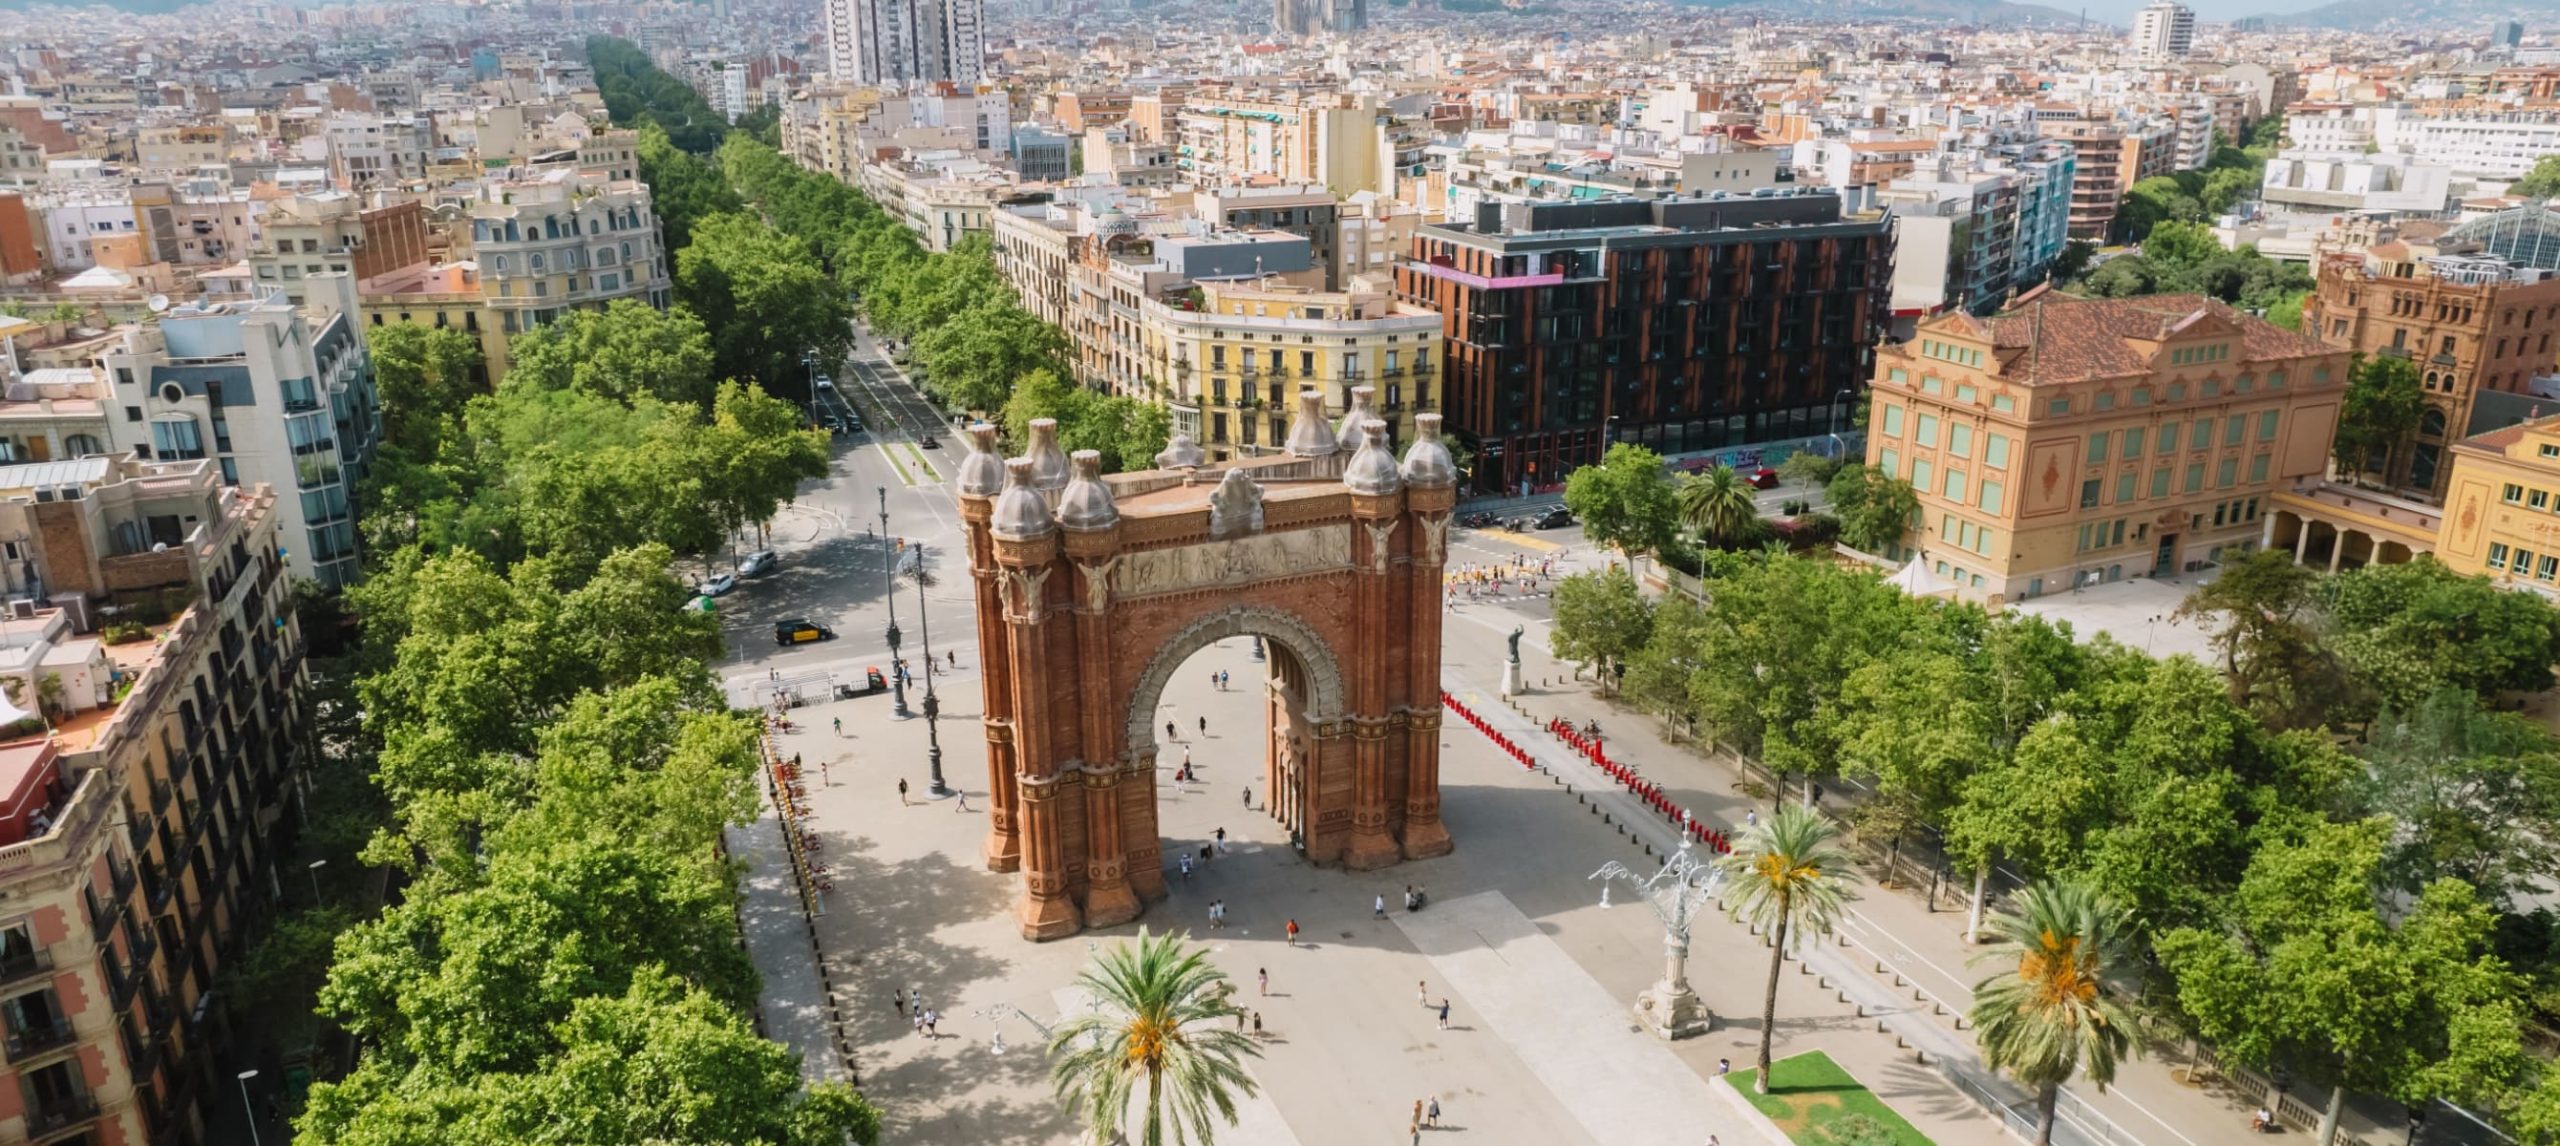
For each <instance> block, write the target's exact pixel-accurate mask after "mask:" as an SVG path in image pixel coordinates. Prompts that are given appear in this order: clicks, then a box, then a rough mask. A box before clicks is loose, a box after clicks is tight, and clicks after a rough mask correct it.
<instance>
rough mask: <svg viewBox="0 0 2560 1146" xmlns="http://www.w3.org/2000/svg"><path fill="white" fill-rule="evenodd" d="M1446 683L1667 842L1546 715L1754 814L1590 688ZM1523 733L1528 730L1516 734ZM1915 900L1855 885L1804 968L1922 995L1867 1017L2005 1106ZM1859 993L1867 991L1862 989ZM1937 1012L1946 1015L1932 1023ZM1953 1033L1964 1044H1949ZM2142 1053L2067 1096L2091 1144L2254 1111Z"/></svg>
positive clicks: (1654, 729) (2344, 1134)
mask: <svg viewBox="0 0 2560 1146" xmlns="http://www.w3.org/2000/svg"><path fill="white" fill-rule="evenodd" d="M1521 659H1522V667H1523V670H1524V675H1525V676H1526V678H1527V679H1528V680H1530V681H1533V682H1535V681H1537V680H1539V679H1541V677H1542V676H1544V677H1548V678H1554V679H1558V680H1563V679H1569V678H1570V677H1571V675H1572V672H1573V666H1572V665H1570V664H1569V663H1565V662H1561V661H1558V660H1556V659H1555V658H1554V657H1552V656H1550V655H1548V654H1546V652H1545V651H1544V650H1543V649H1541V648H1538V647H1537V645H1536V643H1535V642H1523V647H1522V648H1521ZM1449 677H1450V679H1449V683H1448V685H1447V687H1448V688H1449V689H1450V691H1451V692H1452V693H1457V694H1459V695H1461V696H1462V697H1481V698H1484V699H1486V700H1488V701H1490V702H1491V707H1490V708H1488V707H1487V706H1486V705H1484V704H1478V703H1476V701H1475V700H1474V699H1469V701H1468V703H1469V704H1470V705H1471V706H1472V707H1475V708H1476V709H1477V710H1478V711H1479V712H1482V713H1485V714H1486V715H1488V716H1494V717H1495V718H1496V719H1498V720H1500V719H1504V718H1505V716H1506V715H1507V718H1508V720H1509V721H1513V722H1516V724H1513V725H1512V726H1511V727H1509V728H1507V729H1506V730H1507V731H1509V732H1510V733H1511V735H1512V736H1513V738H1514V739H1515V740H1518V741H1519V742H1520V743H1521V744H1523V745H1526V746H1532V747H1533V750H1535V751H1538V752H1539V754H1540V756H1541V758H1542V759H1543V760H1545V761H1547V762H1548V763H1549V764H1550V765H1551V766H1559V767H1558V771H1559V774H1560V775H1563V776H1566V777H1567V778H1568V782H1571V783H1573V784H1574V786H1575V787H1576V788H1577V789H1582V788H1585V787H1586V786H1588V787H1589V788H1591V789H1592V790H1594V791H1595V792H1599V793H1600V794H1599V796H1598V798H1599V799H1602V800H1614V801H1617V802H1618V803H1617V804H1616V805H1612V806H1617V807H1622V808H1623V812H1622V815H1623V816H1624V817H1626V818H1628V819H1629V821H1630V822H1632V823H1636V824H1642V825H1646V826H1647V828H1648V829H1650V830H1652V831H1654V832H1656V833H1658V835H1659V837H1660V839H1661V840H1663V841H1665V842H1666V843H1668V842H1670V841H1672V840H1674V839H1675V836H1674V833H1673V832H1672V830H1671V828H1670V827H1669V826H1668V825H1667V824H1666V823H1665V822H1664V820H1663V819H1662V817H1660V816H1658V815H1655V814H1653V813H1651V812H1650V810H1648V809H1645V808H1644V807H1643V805H1642V804H1640V803H1639V802H1637V801H1636V800H1635V799H1634V798H1633V797H1631V796H1627V795H1625V794H1624V793H1623V792H1621V791H1620V790H1619V789H1618V788H1617V786H1616V785H1615V784H1614V783H1613V782H1611V781H1609V780H1608V779H1607V778H1606V777H1605V776H1604V775H1603V774H1602V773H1600V771H1599V770H1598V769H1597V768H1595V767H1593V766H1591V765H1590V764H1589V763H1588V762H1587V761H1582V760H1581V759H1580V758H1579V757H1576V756H1571V755H1569V754H1568V752H1567V751H1566V750H1565V749H1564V748H1563V746H1562V745H1561V744H1560V743H1559V742H1558V741H1557V740H1556V739H1555V738H1554V737H1552V736H1549V735H1547V734H1546V733H1545V732H1544V731H1543V725H1544V724H1545V721H1546V720H1547V719H1548V718H1549V717H1552V716H1561V717H1565V718H1567V719H1569V720H1571V721H1573V722H1574V723H1576V724H1581V723H1584V722H1586V721H1591V720H1597V721H1599V722H1600V726H1601V729H1602V732H1603V733H1604V734H1605V739H1606V743H1607V745H1608V753H1609V756H1610V758H1611V759H1613V760H1618V761H1622V762H1625V763H1628V764H1631V765H1633V766H1634V767H1636V768H1637V769H1638V770H1639V771H1641V772H1642V773H1643V775H1644V776H1645V777H1646V778H1648V779H1650V780H1652V781H1654V782H1656V783H1658V784H1660V785H1662V786H1663V788H1664V789H1665V790H1666V792H1667V793H1668V794H1669V795H1670V796H1671V798H1672V799H1673V800H1674V801H1676V802H1677V803H1678V804H1679V805H1680V806H1683V807H1686V808H1688V809H1689V810H1690V811H1691V812H1692V813H1693V814H1695V815H1696V816H1698V817H1699V818H1700V819H1702V820H1705V821H1706V822H1707V823H1709V824H1711V825H1714V826H1717V827H1723V828H1736V827H1739V826H1740V825H1741V824H1742V821H1743V817H1744V814H1745V812H1747V811H1748V810H1750V809H1751V808H1752V807H1753V804H1752V802H1751V801H1750V800H1749V799H1748V798H1747V797H1745V796H1744V795H1742V793H1741V792H1740V791H1738V790H1737V787H1738V784H1739V783H1740V781H1741V779H1742V777H1741V775H1740V774H1739V773H1738V772H1737V771H1736V770H1735V769H1734V766H1733V765H1732V763H1731V762H1730V761H1728V760H1724V759H1711V758H1707V757H1702V756H1700V755H1698V754H1697V753H1696V752H1695V751H1693V750H1692V749H1691V748H1689V747H1687V746H1680V745H1673V744H1671V743H1669V742H1667V741H1666V740H1664V739H1663V736H1662V733H1661V731H1660V727H1659V723H1660V722H1659V721H1657V720H1655V719H1653V718H1651V717H1647V716H1644V715H1642V714H1640V713H1637V712H1634V711H1632V710H1629V709H1624V708H1619V707H1617V706H1616V705H1614V704H1612V703H1611V702H1609V701H1607V700H1605V699H1602V698H1600V697H1598V696H1596V695H1594V694H1593V692H1592V691H1591V689H1590V688H1589V687H1588V686H1587V685H1584V684H1580V683H1576V684H1574V685H1571V686H1569V687H1565V688H1557V689H1533V690H1532V691H1530V692H1528V693H1525V694H1523V695H1522V696H1520V697H1519V698H1518V700H1519V702H1520V706H1521V711H1520V712H1508V711H1507V710H1506V709H1504V708H1503V706H1502V704H1501V702H1500V701H1499V700H1497V699H1493V698H1495V697H1497V696H1498V695H1499V694H1498V692H1497V690H1496V687H1495V685H1496V683H1497V682H1496V681H1495V680H1492V679H1484V680H1477V679H1473V678H1466V677H1462V676H1461V675H1460V674H1459V673H1458V672H1457V671H1455V670H1452V671H1451V672H1450V674H1449ZM1497 714H1503V715H1497ZM1524 714H1525V715H1524ZM1523 729H1527V730H1529V731H1526V732H1525V733H1524V732H1523V731H1522V730H1523ZM1577 777H1578V778H1577ZM1764 810H1765V809H1764ZM1924 890H1925V889H1915V888H1899V889H1893V890H1887V889H1884V888H1880V887H1878V886H1876V885H1875V884H1874V883H1873V882H1869V883H1867V884H1866V885H1864V886H1863V887H1861V889H1860V892H1859V894H1860V896H1861V898H1860V899H1859V900H1858V901H1857V903H1856V904H1855V905H1854V906H1853V907H1852V908H1851V910H1850V912H1849V914H1848V915H1847V917H1846V919H1845V922H1844V924H1843V926H1842V928H1841V933H1840V936H1839V937H1837V938H1835V939H1834V940H1833V941H1832V942H1831V943H1829V944H1826V945H1825V946H1824V948H1823V949H1822V951H1820V952H1809V953H1807V954H1806V961H1807V965H1808V966H1809V967H1810V968H1811V970H1812V971H1813V972H1815V973H1819V974H1821V975H1822V976H1823V977H1824V978H1826V979H1830V980H1833V981H1834V982H1835V983H1836V984H1837V985H1838V987H1839V988H1840V989H1841V990H1843V991H1845V992H1846V993H1847V994H1848V995H1849V996H1850V997H1851V998H1853V999H1857V1000H1860V1001H1862V1002H1863V1001H1866V1000H1867V999H1868V998H1869V989H1870V988H1873V987H1875V986H1878V985H1882V986H1884V987H1886V988H1887V989H1888V994H1887V995H1886V996H1884V997H1883V998H1882V999H1880V1000H1877V1002H1878V1005H1886V1004H1892V1005H1895V1006H1897V1007H1900V1004H1899V1003H1896V1002H1894V1001H1895V1000H1906V999H1911V998H1912V996H1914V995H1916V994H1922V993H1925V994H1926V995H1927V996H1929V998H1927V999H1922V1000H1918V1001H1917V1002H1915V1003H1914V1004H1913V1005H1910V1006H1908V1007H1901V1009H1898V1010H1896V1011H1895V1012H1893V1013H1890V1014H1883V1013H1882V1012H1879V1011H1878V1010H1876V1009H1875V1008H1873V1007H1871V1008H1870V1009H1869V1011H1868V1013H1869V1014H1883V1018H1884V1020H1885V1021H1886V1023H1887V1024H1888V1025H1889V1026H1891V1027H1892V1028H1893V1029H1894V1030H1895V1032H1896V1033H1897V1034H1898V1035H1900V1036H1902V1038H1903V1039H1904V1041H1906V1042H1909V1043H1910V1044H1911V1045H1913V1046H1915V1047H1920V1048H1923V1049H1930V1050H1932V1053H1931V1055H1930V1059H1931V1062H1932V1064H1933V1065H1938V1066H1940V1067H1941V1069H1945V1070H1950V1071H1951V1072H1953V1073H1955V1074H1958V1075H1970V1076H1972V1077H1971V1079H1970V1081H1972V1082H1974V1083H1975V1084H1976V1085H1977V1086H1979V1087H1982V1088H1986V1089H1990V1090H1992V1091H1993V1092H1994V1093H1996V1094H1999V1095H2000V1096H2001V1097H2002V1098H2003V1100H2010V1099H2014V1098H2016V1097H2020V1096H2021V1092H2020V1091H2019V1090H2018V1088H2017V1087H2015V1086H2014V1085H2012V1084H2010V1083H2008V1082H2007V1081H2006V1080H1999V1079H1995V1078H1993V1077H1991V1075H1990V1072H1989V1071H1988V1070H1987V1069H1986V1068H1983V1067H1982V1066H1981V1065H1980V1063H1979V1060H1978V1058H1976V1056H1975V1055H1974V1054H1973V1038H1972V1035H1971V1034H1970V1030H1971V1028H1970V1025H1969V1024H1967V1025H1965V1026H1964V1027H1962V1028H1959V1027H1958V1026H1957V1024H1956V1019H1957V1017H1958V1016H1960V1015H1961V1014H1962V1012H1963V1011H1964V1010H1966V1009H1967V1008H1969V1007H1970V1006H1971V1004H1972V1000H1973V993H1972V990H1971V986H1972V984H1973V983H1974V982H1975V981H1977V980H1979V979H1980V978H1981V977H1982V975H1983V974H1985V973H1986V972H1985V971H1983V970H1982V969H1980V968H1975V967H1969V966H1968V963H1967V959H1968V957H1969V956H1971V955H1972V954H1974V953H1975V951H1977V950H1979V949H1975V948H1968V947H1967V945H1966V943H1965V941H1964V934H1963V931H1964V923H1965V918H1966V916H1965V912H1964V910H1963V909H1962V908H1961V907H1955V908H1952V909H1949V910H1942V911H1937V912H1932V911H1930V910H1929V909H1928V907H1927V906H1926V905H1925V903H1924V902H1923V900H1922V897H1921V892H1922V891H1924ZM1844 944H1845V946H1844ZM1842 976H1846V977H1848V978H1847V979H1842V978H1841V977H1842ZM1851 980H1855V981H1851ZM1858 982H1863V983H1864V984H1866V985H1867V986H1866V987H1863V988H1862V987H1861V986H1859V985H1858ZM1893 989H1898V993H1895V992H1894V991H1893ZM1930 1004H1935V1005H1930ZM1941 1009H1943V1010H1944V1011H1946V1012H1947V1013H1946V1014H1944V1015H1940V1014H1937V1013H1935V1012H1937V1011H1939V1010H1941ZM1924 1028H1925V1029H1924ZM1960 1029H1961V1031H1962V1032H1963V1033H1958V1031H1959V1030H1960ZM2145 1050H2146V1055H2145V1057H2141V1058H2137V1059H2135V1060H2133V1061H2131V1062H2128V1063H2125V1064H2124V1065H2123V1066H2122V1067H2120V1068H2119V1069H2118V1071H2117V1074H2116V1081H2115V1084H2114V1085H2113V1086H2111V1087H2109V1088H2108V1089H2107V1090H2106V1091H2105V1092H2104V1093H2100V1092H2099V1091H2098V1089H2097V1088H2096V1087H2095V1086H2092V1085H2089V1084H2087V1083H2085V1082H2082V1083H2075V1084H2073V1085H2071V1086H2070V1087H2067V1088H2066V1093H2067V1094H2068V1095H2070V1096H2071V1097H2072V1098H2076V1099H2078V1100H2079V1104H2080V1105H2082V1106H2085V1108H2086V1109H2088V1110H2094V1111H2095V1112H2097V1113H2098V1114H2101V1115H2103V1116H2104V1118H2105V1119H2106V1120H2109V1121H2112V1122H2113V1123H2114V1124H2115V1126H2116V1128H2117V1132H2115V1133H2113V1134H2109V1133H2107V1128H2106V1127H2104V1126H2103V1125H2101V1124H2099V1123H2098V1121H2097V1120H2096V1119H2087V1120H2086V1121H2087V1122H2088V1123H2089V1125H2088V1126H2086V1127H2084V1128H2083V1129H2084V1130H2086V1131H2088V1132H2089V1133H2088V1137H2089V1138H2090V1140H2094V1141H2112V1142H2121V1143H2126V1144H2128V1146H2131V1144H2133V1143H2140V1144H2142V1146H2210V1144H2212V1143H2218V1142H2226V1141H2230V1140H2232V1139H2233V1138H2234V1137H2235V1136H2237V1135H2240V1134H2245V1133H2246V1132H2247V1129H2246V1128H2247V1126H2248V1124H2249V1116H2250V1114H2251V1112H2252V1111H2253V1110H2254V1109H2256V1107H2257V1101H2256V1100H2253V1099H2248V1098H2244V1097H2242V1096H2240V1095H2239V1094H2237V1093H2235V1092H2233V1091H2231V1090H2229V1089H2228V1088H2216V1089H2212V1090H2207V1089H2203V1088H2200V1087H2196V1086H2191V1085H2189V1084H2187V1083H2185V1082H2183V1081H2181V1080H2180V1078H2179V1077H2177V1076H2175V1075H2173V1073H2172V1071H2173V1069H2174V1068H2178V1067H2181V1066H2183V1065H2185V1064H2186V1063H2187V1062H2188V1059H2187V1058H2186V1056H2185V1053H2184V1050H2183V1048H2178V1047H2163V1046H2160V1045H2158V1044H2152V1045H2150V1046H2148V1047H2146V1048H2145ZM2181 1073H2182V1072H2181ZM2294 1097H2295V1099H2296V1101H2299V1102H2304V1103H2308V1104H2311V1105H2313V1106H2314V1107H2315V1108H2316V1106H2317V1105H2318V1104H2319V1103H2320V1102H2321V1101H2322V1100H2323V1099H2325V1097H2326V1095H2325V1094H2312V1093H2302V1094H2297V1095H2295V1096H2294ZM2064 1105H2065V1108H2066V1109H2067V1110H2068V1109H2070V1108H2072V1107H2073V1105H2074V1104H2073V1103H2072V1102H2071V1101H2069V1100H2066V1102H2065V1104H2064ZM2402 1132H2403V1131H2402V1128H2400V1127H2391V1128H2388V1129H2386V1128H2384V1127H2383V1126H2382V1125H2380V1124H2379V1123H2378V1122H2376V1121H2375V1120H2374V1119H2373V1118H2372V1117H2370V1116H2369V1114H2368V1113H2367V1112H2363V1111H2359V1110H2357V1109H2355V1107H2354V1105H2353V1104H2352V1103H2351V1104H2350V1107H2349V1109H2348V1111H2347V1112H2346V1115H2345V1117H2344V1119H2343V1120H2342V1122H2341V1125H2340V1128H2339V1141H2340V1142H2341V1143H2352V1142H2354V1141H2356V1140H2357V1139H2363V1140H2365V1141H2366V1142H2367V1143H2368V1144H2371V1143H2381V1142H2385V1141H2397V1139H2398V1138H2399V1136H2400V1134H2401V1133H2402Z"/></svg>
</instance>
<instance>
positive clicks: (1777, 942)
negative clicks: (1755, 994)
mask: <svg viewBox="0 0 2560 1146" xmlns="http://www.w3.org/2000/svg"><path fill="white" fill-rule="evenodd" d="M1716 866H1718V867H1720V868H1723V869H1724V874H1725V892H1724V895H1725V905H1726V907H1725V909H1726V910H1727V911H1729V912H1731V913H1732V914H1733V917H1734V918H1735V919H1739V920H1741V921H1743V922H1745V923H1748V924H1750V925H1752V927H1754V928H1756V929H1758V930H1760V931H1763V932H1766V933H1768V936H1769V989H1768V992H1767V994H1766V995H1765V996H1763V998H1762V999H1761V1003H1760V1076H1759V1077H1758V1078H1756V1079H1753V1080H1752V1083H1751V1086H1752V1089H1753V1090H1755V1091H1757V1092H1759V1093H1761V1094H1767V1093H1769V1044H1770V1042H1771V1036H1772V1035H1773V1034H1774V1032H1775V1031H1776V1028H1777V1023H1778V974H1779V972H1781V971H1783V970H1785V969H1786V958H1787V935H1788V933H1790V932H1794V933H1797V934H1804V933H1808V932H1809V933H1811V934H1814V935H1826V934H1829V933H1830V931H1831V925H1832V924H1833V923H1835V922H1837V921H1838V920H1839V918H1840V909H1841V907H1842V906H1843V905H1845V904H1847V903H1848V902H1849V900H1850V899H1851V898H1852V897H1851V895H1850V893H1849V885H1850V884H1853V883H1855V882H1857V880H1858V873H1857V872H1855V871H1852V870H1850V867H1849V854H1848V853H1847V852H1844V851H1842V850H1840V830H1839V829H1838V828H1835V827H1833V826H1832V825H1831V821H1829V820H1826V819H1824V818H1822V816H1821V814H1820V813H1817V812H1815V811H1813V810H1812V809H1810V808H1805V807H1801V806H1791V807H1786V808H1781V809H1779V810H1778V813H1777V814H1776V815H1773V816H1771V817H1769V818H1768V819H1765V820H1762V821H1760V823H1758V824H1757V825H1754V826H1753V827H1751V828H1749V829H1746V830H1745V831H1744V832H1743V833H1742V838H1741V839H1740V840H1739V841H1737V842H1736V844H1735V847H1734V849H1733V853H1732V854H1730V855H1727V856H1725V857H1724V858H1723V859H1720V860H1717V861H1716Z"/></svg>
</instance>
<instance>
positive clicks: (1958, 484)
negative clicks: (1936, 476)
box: [1944, 470, 1964, 505]
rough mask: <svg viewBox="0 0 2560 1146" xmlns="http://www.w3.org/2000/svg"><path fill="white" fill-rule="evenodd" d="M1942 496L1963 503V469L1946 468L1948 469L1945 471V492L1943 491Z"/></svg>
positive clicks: (1958, 503) (1959, 503)
mask: <svg viewBox="0 0 2560 1146" xmlns="http://www.w3.org/2000/svg"><path fill="white" fill-rule="evenodd" d="M1944 496H1945V497H1946V499H1947V500H1948V501H1952V502H1954V503H1956V504H1957V505H1963V504H1964V471H1963V470H1948V471H1947V486H1946V492H1945V495H1944Z"/></svg>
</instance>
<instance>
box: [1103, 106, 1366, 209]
mask: <svg viewBox="0 0 2560 1146" xmlns="http://www.w3.org/2000/svg"><path fill="white" fill-rule="evenodd" d="M1133 118H1136V117H1135V116H1134V115H1133ZM1172 126H1173V132H1174V138H1173V142H1174V144H1175V146H1174V166H1176V167H1178V168H1180V169H1181V170H1182V171H1184V172H1186V173H1188V174H1189V175H1190V176H1191V177H1192V178H1193V179H1194V180H1196V181H1198V182H1202V183H1236V184H1244V183H1250V182H1253V181H1255V180H1269V179H1277V180H1281V181H1284V182H1288V183H1296V184H1309V183H1312V184H1315V185H1317V186H1320V187H1325V188H1328V189H1330V190H1331V191H1332V192H1333V193H1334V194H1336V195H1348V194H1351V193H1352V192H1355V191H1360V190H1364V189H1368V188H1373V187H1376V186H1377V185H1378V176H1379V171H1378V145H1379V140H1380V134H1379V125H1378V111H1377V107H1376V105H1375V103H1374V102H1373V100H1372V99H1371V98H1370V97H1366V96H1355V95H1350V94H1326V95H1314V94H1307V93H1295V92H1292V93H1268V94H1253V93H1239V94H1235V95H1214V96H1213V95H1209V94H1207V93H1193V95H1192V96H1191V97H1190V99H1188V100H1187V101H1185V102H1184V103H1183V104H1182V107H1181V110H1180V111H1179V112H1176V113H1175V114H1174V115H1173V125H1172Z"/></svg>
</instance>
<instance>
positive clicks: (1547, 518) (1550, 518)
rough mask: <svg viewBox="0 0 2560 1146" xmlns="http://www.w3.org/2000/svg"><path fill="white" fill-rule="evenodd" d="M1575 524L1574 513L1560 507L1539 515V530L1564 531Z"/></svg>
mask: <svg viewBox="0 0 2560 1146" xmlns="http://www.w3.org/2000/svg"><path fill="white" fill-rule="evenodd" d="M1571 524H1573V511H1572V510H1570V509H1566V508H1565V507H1563V506H1561V505H1559V506H1557V507H1555V508H1553V509H1550V510H1548V511H1546V512H1545V513H1542V514H1539V515H1538V528H1540V529H1562V528H1564V527H1565V526H1568V525H1571Z"/></svg>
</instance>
